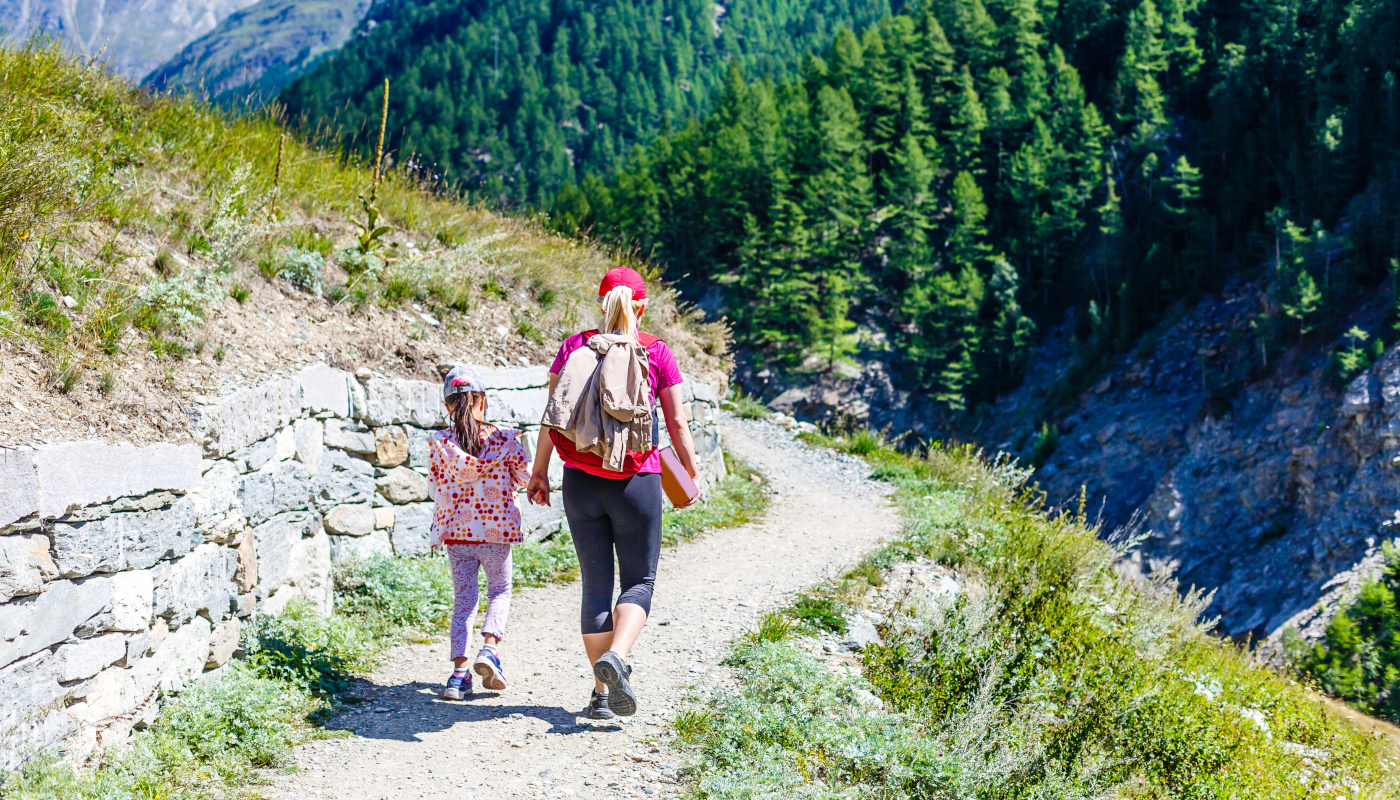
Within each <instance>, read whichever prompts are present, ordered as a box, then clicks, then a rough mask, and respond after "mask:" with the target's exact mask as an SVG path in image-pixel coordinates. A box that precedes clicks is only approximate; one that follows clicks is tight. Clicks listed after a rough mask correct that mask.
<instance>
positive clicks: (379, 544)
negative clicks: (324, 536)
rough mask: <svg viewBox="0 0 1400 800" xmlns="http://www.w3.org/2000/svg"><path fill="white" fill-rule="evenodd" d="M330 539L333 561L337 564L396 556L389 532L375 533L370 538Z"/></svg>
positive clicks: (335, 537)
mask: <svg viewBox="0 0 1400 800" xmlns="http://www.w3.org/2000/svg"><path fill="white" fill-rule="evenodd" d="M330 539H331V541H330V545H331V561H333V562H334V563H337V564H339V563H341V562H343V561H364V560H366V559H370V558H374V557H375V556H391V555H393V554H394V547H393V545H392V544H391V543H390V542H389V533H388V532H387V531H375V532H374V533H371V534H370V535H368V536H332V537H330Z"/></svg>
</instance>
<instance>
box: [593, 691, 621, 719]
mask: <svg viewBox="0 0 1400 800" xmlns="http://www.w3.org/2000/svg"><path fill="white" fill-rule="evenodd" d="M615 716H617V715H616V714H614V713H613V712H612V709H611V708H608V696H607V695H606V694H600V693H598V692H597V691H594V692H593V699H592V700H591V701H590V702H589V703H588V718H589V719H612V718H613V717H615Z"/></svg>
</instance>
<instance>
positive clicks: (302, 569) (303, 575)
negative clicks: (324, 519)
mask: <svg viewBox="0 0 1400 800" xmlns="http://www.w3.org/2000/svg"><path fill="white" fill-rule="evenodd" d="M283 593H290V594H289V597H288V600H289V601H292V600H295V601H297V602H305V603H310V604H311V605H312V607H313V608H314V609H315V610H316V616H318V617H329V616H330V615H331V612H332V611H334V610H335V581H334V579H333V577H332V574H331V537H330V536H328V535H327V534H326V532H325V531H317V532H316V533H315V535H313V536H309V537H307V538H305V539H302V540H301V541H299V542H297V543H296V544H294V545H292V555H291V563H290V564H289V566H288V568H287V583H286V584H285V585H283V586H282V588H281V589H278V590H277V594H278V596H279V599H280V596H281V595H282V594H283Z"/></svg>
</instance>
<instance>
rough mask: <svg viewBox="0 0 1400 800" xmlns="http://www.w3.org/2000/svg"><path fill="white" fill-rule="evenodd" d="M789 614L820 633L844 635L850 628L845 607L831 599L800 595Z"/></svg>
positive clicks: (790, 608)
mask: <svg viewBox="0 0 1400 800" xmlns="http://www.w3.org/2000/svg"><path fill="white" fill-rule="evenodd" d="M787 614H788V616H790V617H792V618H793V619H795V620H797V621H798V622H801V623H803V624H804V625H807V626H809V627H810V628H812V629H814V630H818V631H826V632H828V633H840V634H844V633H845V632H846V631H847V630H848V629H849V627H850V626H849V625H847V624H846V609H845V607H844V606H843V605H842V604H841V603H840V602H838V601H837V600H835V599H834V598H831V597H819V596H816V595H811V594H805V593H804V594H799V595H798V596H797V599H796V600H794V601H793V603H792V605H791V606H789V607H788V609H787Z"/></svg>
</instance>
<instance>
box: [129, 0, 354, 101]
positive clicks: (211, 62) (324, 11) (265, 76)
mask: <svg viewBox="0 0 1400 800" xmlns="http://www.w3.org/2000/svg"><path fill="white" fill-rule="evenodd" d="M371 5H372V0H260V1H259V2H257V3H255V4H254V5H252V6H249V7H248V8H245V9H243V10H241V11H237V12H235V13H233V14H230V15H229V16H228V17H227V18H226V19H224V20H223V21H222V22H220V23H219V24H218V26H217V27H215V28H214V30H212V31H210V32H209V33H206V34H205V35H204V36H201V37H200V38H199V39H196V40H195V41H193V42H190V43H189V44H188V45H186V46H185V48H184V49H183V50H181V51H180V52H179V53H178V54H177V55H176V56H175V57H174V58H172V59H170V60H169V61H167V62H165V63H164V64H162V65H161V66H160V67H159V68H157V69H156V70H155V71H153V72H152V73H151V74H150V75H148V76H146V79H145V83H146V85H147V86H150V87H151V88H153V89H156V90H157V91H171V90H184V91H197V92H203V93H204V94H206V95H208V96H209V97H211V98H213V99H214V100H215V101H216V102H218V103H221V104H223V105H239V104H243V105H252V106H258V105H261V104H262V103H263V102H264V101H266V100H268V99H270V98H272V97H274V96H275V95H276V94H277V92H278V91H280V90H281V89H282V87H283V86H285V85H286V84H287V82H288V81H291V80H292V79H293V78H296V77H297V76H298V75H301V74H302V73H304V72H306V71H307V70H309V69H311V68H312V67H314V66H315V65H316V64H317V63H318V62H319V61H320V60H321V59H322V58H324V57H325V56H327V55H329V54H330V53H333V52H335V51H336V50H338V49H340V47H341V46H342V45H344V44H345V42H346V41H347V40H348V39H349V38H350V33H351V31H352V30H354V28H355V25H356V24H357V23H358V22H359V21H360V20H361V19H363V18H364V16H365V14H366V13H367V12H368V11H369V9H370V6H371Z"/></svg>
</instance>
